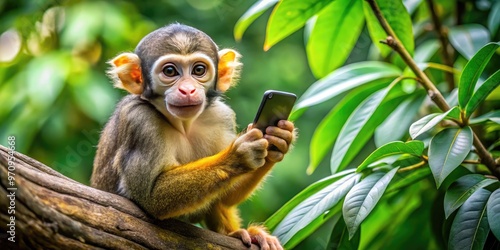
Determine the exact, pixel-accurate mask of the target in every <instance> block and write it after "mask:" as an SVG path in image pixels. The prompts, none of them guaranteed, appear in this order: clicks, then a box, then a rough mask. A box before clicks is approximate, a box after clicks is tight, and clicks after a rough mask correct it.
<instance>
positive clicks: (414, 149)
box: [356, 141, 424, 172]
mask: <svg viewBox="0 0 500 250" xmlns="http://www.w3.org/2000/svg"><path fill="white" fill-rule="evenodd" d="M423 151H424V143H423V142H421V141H409V142H401V141H395V142H389V143H387V144H385V145H384V146H382V147H380V148H377V149H376V150H375V151H373V153H371V154H370V155H369V156H368V157H366V159H365V160H364V161H363V162H362V163H361V164H360V165H359V166H358V168H357V170H356V172H361V171H363V170H364V169H365V168H366V167H368V165H370V164H371V163H373V162H375V161H377V160H380V159H382V158H385V157H388V156H392V155H400V154H411V155H414V156H417V157H418V156H421V155H422V152H423Z"/></svg>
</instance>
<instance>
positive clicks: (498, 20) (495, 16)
mask: <svg viewBox="0 0 500 250" xmlns="http://www.w3.org/2000/svg"><path fill="white" fill-rule="evenodd" d="M499 26H500V2H499V1H497V2H496V3H494V4H493V6H491V11H490V15H489V16H488V29H489V30H490V33H491V34H492V35H495V34H496V33H497V32H498V28H499ZM499 238H500V237H499Z"/></svg>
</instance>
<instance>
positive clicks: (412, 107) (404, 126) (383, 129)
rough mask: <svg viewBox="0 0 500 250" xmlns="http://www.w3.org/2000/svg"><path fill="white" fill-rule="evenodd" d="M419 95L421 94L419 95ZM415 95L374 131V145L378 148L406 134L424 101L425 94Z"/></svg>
mask: <svg viewBox="0 0 500 250" xmlns="http://www.w3.org/2000/svg"><path fill="white" fill-rule="evenodd" d="M420 93H421V94H420ZM420 93H415V95H416V96H410V97H409V98H408V99H407V100H405V101H404V102H402V103H401V104H400V105H399V106H398V107H397V108H396V110H394V112H392V113H391V114H390V115H389V117H387V119H385V121H384V122H383V123H382V124H380V126H378V127H377V129H376V130H375V136H374V137H375V145H376V146H377V147H380V146H382V145H384V144H386V143H389V142H391V141H397V140H401V139H402V138H403V136H405V135H406V134H407V133H408V127H410V125H411V123H412V121H413V119H414V117H415V116H416V114H417V112H418V110H419V109H420V106H421V105H422V102H423V101H424V100H425V92H423V91H422V92H420Z"/></svg>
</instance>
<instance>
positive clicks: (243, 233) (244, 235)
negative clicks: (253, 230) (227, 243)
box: [229, 229, 252, 247]
mask: <svg viewBox="0 0 500 250" xmlns="http://www.w3.org/2000/svg"><path fill="white" fill-rule="evenodd" d="M229 236H231V237H235V238H239V239H241V241H242V242H243V244H244V245H245V246H247V247H250V246H252V237H250V234H249V233H248V231H247V230H245V229H239V230H237V231H234V232H232V233H230V234H229Z"/></svg>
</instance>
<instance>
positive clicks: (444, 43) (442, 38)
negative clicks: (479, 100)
mask: <svg viewBox="0 0 500 250" xmlns="http://www.w3.org/2000/svg"><path fill="white" fill-rule="evenodd" d="M427 5H428V6H429V10H430V12H431V17H432V22H433V23H434V30H435V31H436V33H437V36H438V38H439V42H440V43H441V48H442V49H441V58H442V60H443V63H444V64H445V65H447V66H448V67H453V61H452V56H451V54H450V51H449V50H448V48H449V44H448V38H447V31H446V29H445V28H444V27H443V25H441V21H440V20H439V17H438V15H437V13H436V10H435V9H434V2H433V0H427ZM444 76H445V78H446V82H447V83H448V90H450V91H451V90H452V89H454V88H455V78H454V77H453V74H451V73H447V72H445V75H444Z"/></svg>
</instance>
